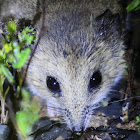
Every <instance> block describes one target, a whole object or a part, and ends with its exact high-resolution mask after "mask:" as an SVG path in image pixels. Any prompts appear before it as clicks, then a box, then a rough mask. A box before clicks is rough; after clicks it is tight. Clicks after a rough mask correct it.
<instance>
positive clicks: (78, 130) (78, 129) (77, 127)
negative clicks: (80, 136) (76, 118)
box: [72, 126, 84, 133]
mask: <svg viewBox="0 0 140 140" xmlns="http://www.w3.org/2000/svg"><path fill="white" fill-rule="evenodd" d="M83 130H84V129H83V127H80V126H74V127H73V128H72V131H73V132H74V133H81V132H82V131H83Z"/></svg>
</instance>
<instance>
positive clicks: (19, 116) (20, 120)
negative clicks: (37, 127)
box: [16, 111, 32, 137]
mask: <svg viewBox="0 0 140 140" xmlns="http://www.w3.org/2000/svg"><path fill="white" fill-rule="evenodd" d="M28 117H29V114H27V113H26V112H24V111H19V112H17V113H16V121H17V125H18V128H19V129H20V131H21V133H22V134H23V135H24V136H25V137H27V135H29V134H30V133H31V131H32V126H31V125H30V122H29V121H28Z"/></svg>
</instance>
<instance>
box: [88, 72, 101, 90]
mask: <svg viewBox="0 0 140 140" xmlns="http://www.w3.org/2000/svg"><path fill="white" fill-rule="evenodd" d="M101 81H102V75H101V73H100V71H95V72H94V73H93V75H92V77H91V78H90V81H89V90H92V89H94V88H96V87H98V86H99V85H100V83H101Z"/></svg>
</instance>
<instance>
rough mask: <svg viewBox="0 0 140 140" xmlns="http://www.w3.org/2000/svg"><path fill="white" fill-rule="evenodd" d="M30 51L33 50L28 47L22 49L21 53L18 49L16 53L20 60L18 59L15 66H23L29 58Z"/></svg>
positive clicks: (17, 67)
mask: <svg viewBox="0 0 140 140" xmlns="http://www.w3.org/2000/svg"><path fill="white" fill-rule="evenodd" d="M30 52H31V50H30V48H26V49H24V50H22V51H21V53H19V52H18V50H17V52H15V54H16V53H17V54H16V55H17V59H18V60H17V63H16V64H13V67H14V68H16V69H19V68H21V67H23V66H24V64H25V63H26V61H27V59H28V56H29V54H30Z"/></svg>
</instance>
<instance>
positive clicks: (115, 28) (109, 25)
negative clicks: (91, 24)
mask: <svg viewBox="0 0 140 140" xmlns="http://www.w3.org/2000/svg"><path fill="white" fill-rule="evenodd" d="M96 26H97V30H96V31H97V33H98V34H99V36H101V37H103V38H104V37H105V38H107V37H110V35H111V36H113V35H115V36H119V37H120V36H122V34H123V21H122V20H121V18H120V15H119V14H112V12H111V11H110V10H106V11H105V12H104V13H103V14H101V15H100V16H98V17H97V18H96Z"/></svg>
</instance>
